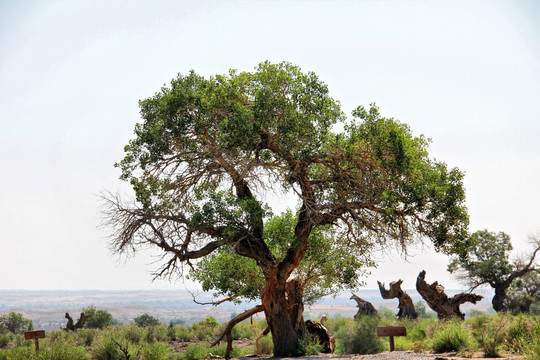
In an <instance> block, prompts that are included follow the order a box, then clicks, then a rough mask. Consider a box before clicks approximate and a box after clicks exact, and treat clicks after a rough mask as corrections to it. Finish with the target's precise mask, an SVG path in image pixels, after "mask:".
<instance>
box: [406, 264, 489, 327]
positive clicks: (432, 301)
mask: <svg viewBox="0 0 540 360" xmlns="http://www.w3.org/2000/svg"><path fill="white" fill-rule="evenodd" d="M425 277H426V271H425V270H422V272H420V274H418V277H417V278H416V290H418V292H419V293H420V295H422V297H423V298H424V300H425V301H426V302H427V304H428V305H429V307H430V308H432V309H433V311H435V312H436V313H437V316H438V317H439V320H446V319H449V318H452V317H459V318H460V319H462V320H463V319H465V314H463V313H462V312H461V311H460V310H459V307H460V305H461V304H464V303H466V302H471V303H473V304H476V302H478V301H480V300H482V298H483V296H481V295H477V294H472V293H460V294H457V295H454V296H453V297H451V298H448V295H446V293H445V292H444V286H442V285H439V283H438V282H437V281H435V282H434V283H433V284H431V285H428V284H427V283H426V281H425Z"/></svg>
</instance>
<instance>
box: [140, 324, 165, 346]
mask: <svg viewBox="0 0 540 360" xmlns="http://www.w3.org/2000/svg"><path fill="white" fill-rule="evenodd" d="M144 330H145V331H144V340H145V341H146V342H149V343H151V342H154V341H165V340H167V327H166V326H164V325H158V326H147V327H146V328H145V329H144Z"/></svg>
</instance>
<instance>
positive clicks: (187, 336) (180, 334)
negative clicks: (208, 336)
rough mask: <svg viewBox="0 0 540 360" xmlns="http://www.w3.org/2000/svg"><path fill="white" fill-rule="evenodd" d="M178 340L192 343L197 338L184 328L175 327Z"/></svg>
mask: <svg viewBox="0 0 540 360" xmlns="http://www.w3.org/2000/svg"><path fill="white" fill-rule="evenodd" d="M174 329H175V333H176V339H177V340H178V341H191V340H193V339H194V338H195V335H194V334H193V331H191V329H190V328H187V327H184V326H175V327H174Z"/></svg>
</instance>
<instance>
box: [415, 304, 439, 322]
mask: <svg viewBox="0 0 540 360" xmlns="http://www.w3.org/2000/svg"><path fill="white" fill-rule="evenodd" d="M414 308H415V309H416V312H417V313H418V317H419V318H420V319H431V318H434V317H435V316H436V315H435V313H434V312H433V311H429V312H428V311H427V308H426V303H425V302H423V301H422V300H418V301H417V302H416V303H415V304H414Z"/></svg>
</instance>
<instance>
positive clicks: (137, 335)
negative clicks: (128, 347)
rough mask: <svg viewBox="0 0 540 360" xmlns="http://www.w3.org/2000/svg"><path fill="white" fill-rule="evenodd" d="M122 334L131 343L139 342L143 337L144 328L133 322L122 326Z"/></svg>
mask: <svg viewBox="0 0 540 360" xmlns="http://www.w3.org/2000/svg"><path fill="white" fill-rule="evenodd" d="M121 334H122V336H123V337H124V339H126V340H127V341H129V342H130V343H132V344H139V343H140V342H141V340H142V339H143V334H144V329H142V328H140V327H138V326H137V325H135V324H129V325H126V326H123V327H122V332H121Z"/></svg>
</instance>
